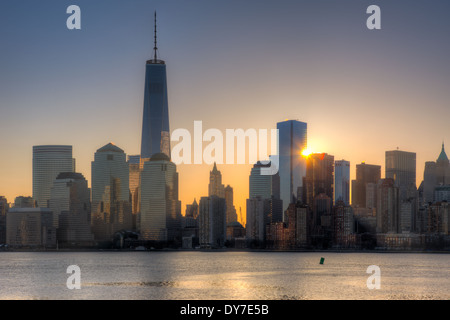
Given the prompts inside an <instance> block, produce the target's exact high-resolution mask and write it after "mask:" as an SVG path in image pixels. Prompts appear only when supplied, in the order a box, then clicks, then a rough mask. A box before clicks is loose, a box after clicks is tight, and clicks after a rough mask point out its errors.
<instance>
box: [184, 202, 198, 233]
mask: <svg viewBox="0 0 450 320" xmlns="http://www.w3.org/2000/svg"><path fill="white" fill-rule="evenodd" d="M197 218H198V203H197V200H196V199H194V202H192V204H187V205H186V214H185V215H184V226H183V227H186V228H198V219H197Z"/></svg>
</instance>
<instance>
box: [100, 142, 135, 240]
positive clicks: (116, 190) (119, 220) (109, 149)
mask: <svg viewBox="0 0 450 320" xmlns="http://www.w3.org/2000/svg"><path fill="white" fill-rule="evenodd" d="M91 171H92V211H91V223H92V231H93V233H94V236H95V239H96V240H98V241H110V240H111V238H112V236H113V234H114V233H115V232H116V231H119V230H123V229H124V230H131V229H132V213H131V203H130V201H129V200H130V191H129V169H128V164H127V161H126V154H125V152H124V151H123V150H122V149H121V148H119V147H117V146H116V145H114V144H112V143H108V144H107V145H105V146H103V147H101V148H100V149H98V150H97V151H96V153H95V155H94V161H93V162H92V170H91Z"/></svg>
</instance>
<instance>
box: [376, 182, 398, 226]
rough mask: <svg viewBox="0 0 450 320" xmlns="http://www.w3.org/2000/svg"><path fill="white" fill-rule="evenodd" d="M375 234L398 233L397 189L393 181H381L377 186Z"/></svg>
mask: <svg viewBox="0 0 450 320" xmlns="http://www.w3.org/2000/svg"><path fill="white" fill-rule="evenodd" d="M377 190H378V194H377V201H378V204H377V229H376V230H377V233H388V232H389V233H398V231H399V228H398V227H399V212H400V200H399V187H398V186H396V185H395V182H394V179H392V178H387V179H381V180H379V181H378V184H377Z"/></svg>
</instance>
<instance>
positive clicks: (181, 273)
mask: <svg viewBox="0 0 450 320" xmlns="http://www.w3.org/2000/svg"><path fill="white" fill-rule="evenodd" d="M321 257H324V258H325V260H324V264H323V265H322V264H320V263H319V261H320V259H321ZM449 263H450V255H448V254H425V253H412V254H411V253H328V252H196V251H189V252H182V251H180V252H1V253H0V299H3V300H7V299H39V300H46V299H51V300H53V299H55V300H57V299H67V300H69V299H107V300H110V299H130V300H135V299H151V300H156V299H161V300H172V299H179V300H180V299H181V300H199V299H201V300H203V299H212V300H218V299H232V300H242V299H249V300H280V299H281V300H288V299H293V300H305V299H306V300H309V299H345V300H349V299H351V300H353V299H375V300H378V299H413V300H423V299H439V300H448V299H450V277H449V275H450V271H449ZM69 265H78V266H79V267H80V269H81V289H80V290H76V289H74V290H69V289H68V288H67V286H66V281H67V279H68V277H69V276H70V275H69V274H67V273H66V270H67V267H68V266H69ZM369 265H377V266H379V267H380V269H381V289H379V290H376V289H375V290H369V289H368V288H367V285H366V282H367V278H368V277H369V276H370V274H367V273H366V270H367V267H368V266H369Z"/></svg>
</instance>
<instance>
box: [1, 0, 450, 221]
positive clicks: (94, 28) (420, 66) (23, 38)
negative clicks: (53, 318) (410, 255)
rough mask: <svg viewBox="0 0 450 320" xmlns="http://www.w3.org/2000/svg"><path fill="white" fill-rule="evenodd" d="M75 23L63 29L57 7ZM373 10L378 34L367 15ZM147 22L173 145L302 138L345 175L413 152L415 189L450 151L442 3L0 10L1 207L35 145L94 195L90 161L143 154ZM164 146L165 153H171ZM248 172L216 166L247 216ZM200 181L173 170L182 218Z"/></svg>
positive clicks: (185, 168)
mask: <svg viewBox="0 0 450 320" xmlns="http://www.w3.org/2000/svg"><path fill="white" fill-rule="evenodd" d="M72 4H76V5H78V6H80V8H81V30H68V29H67V28H66V20H67V18H68V17H69V15H68V14H66V8H67V7H68V6H69V5H72ZM372 4H376V5H379V6H380V8H381V27H382V29H381V30H369V29H367V27H366V20H367V18H368V17H369V14H367V13H366V9H367V7H368V6H369V5H372ZM155 10H156V11H157V14H158V39H159V40H158V47H159V54H160V57H161V58H162V59H164V60H165V61H166V64H167V77H168V90H169V112H170V126H171V130H174V129H177V128H186V129H189V130H191V129H192V128H193V123H194V121H195V120H202V121H203V127H204V130H206V129H207V128H218V129H220V130H223V131H225V129H227V128H230V129H232V128H243V129H248V128H255V129H272V128H276V123H277V122H278V121H282V120H284V119H298V120H300V121H304V122H307V123H308V146H309V148H310V149H311V150H312V151H315V152H327V153H329V154H332V155H334V156H335V159H336V160H338V159H346V160H349V161H350V162H351V178H352V179H354V177H355V165H356V164H357V163H361V162H362V161H366V162H367V163H370V164H379V165H382V166H383V174H382V176H383V175H384V154H385V151H386V150H392V149H396V148H397V147H398V148H400V150H405V151H411V152H416V153H417V182H418V184H419V183H420V181H421V180H422V177H423V167H424V163H425V161H430V160H436V158H437V157H438V155H439V152H440V149H441V143H442V140H445V141H447V142H448V148H447V149H448V150H449V151H450V130H449V128H450V109H449V101H450V90H449V84H450V64H449V63H448V61H449V58H450V41H449V40H448V39H449V38H448V36H449V34H450V20H449V19H448V16H449V13H450V2H449V1H448V0H440V1H437V0H431V1H425V0H423V1H411V0H407V1H406V0H403V1H400V0H398V1H376V0H371V1H364V0H346V1H331V0H328V1H325V0H314V1H312V0H310V1H301V0H291V1H288V0H276V1H275V0H227V1H218V0H189V1H186V0H164V1H144V0H127V1H125V0H120V1H119V0H95V1H92V0H89V1H87V0H73V1H72V0H71V1H62V0H45V1H35V0H27V1H23V0H2V1H1V2H0V39H1V47H0V154H1V157H0V195H4V196H6V197H7V199H8V201H10V202H12V201H13V200H14V197H16V196H18V195H31V193H32V146H33V145H41V144H68V145H73V150H74V157H75V158H76V160H77V171H78V172H81V173H83V174H84V176H85V177H86V178H87V179H88V180H89V182H90V180H91V169H90V166H91V161H92V160H93V158H94V153H95V151H96V150H97V149H98V148H100V147H102V146H103V145H105V144H107V143H108V142H110V141H111V142H114V143H115V144H116V145H118V146H119V147H121V148H122V149H124V151H125V152H126V153H127V154H129V155H133V154H139V152H140V135H141V125H142V124H141V119H142V106H143V96H144V74H145V61H146V60H147V59H149V58H150V57H151V52H152V48H153V43H152V41H153V12H154V11H155ZM172 145H174V143H172ZM250 168H251V166H250V165H221V166H219V170H221V171H222V175H223V182H224V183H225V184H230V185H231V186H232V187H233V188H234V191H235V205H236V208H237V211H238V214H239V207H242V215H243V216H244V217H245V199H246V198H247V197H248V175H249V173H250ZM211 169H212V166H206V165H180V166H178V171H179V173H180V199H181V200H182V210H183V213H184V208H185V205H186V204H187V203H191V202H192V201H193V198H194V197H196V198H197V200H198V198H199V197H201V196H205V195H207V190H208V189H207V185H208V181H209V170H211Z"/></svg>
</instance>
